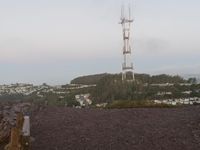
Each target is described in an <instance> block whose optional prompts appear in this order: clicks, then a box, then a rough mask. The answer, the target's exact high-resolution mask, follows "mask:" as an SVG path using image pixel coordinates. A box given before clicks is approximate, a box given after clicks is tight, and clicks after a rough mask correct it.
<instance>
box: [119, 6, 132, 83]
mask: <svg viewBox="0 0 200 150" xmlns="http://www.w3.org/2000/svg"><path fill="white" fill-rule="evenodd" d="M127 8H128V9H125V7H124V4H122V7H121V20H120V24H121V25H122V32H123V51H122V52H123V62H122V81H132V82H133V81H135V75H134V69H133V63H132V61H131V56H132V49H131V44H130V33H131V32H130V31H131V24H132V23H133V19H132V17H131V6H130V4H129V6H128V7H127Z"/></svg>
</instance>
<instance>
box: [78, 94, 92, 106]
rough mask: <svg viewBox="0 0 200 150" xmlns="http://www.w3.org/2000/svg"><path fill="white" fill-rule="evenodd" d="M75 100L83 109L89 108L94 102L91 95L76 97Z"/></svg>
mask: <svg viewBox="0 0 200 150" xmlns="http://www.w3.org/2000/svg"><path fill="white" fill-rule="evenodd" d="M75 99H76V101H77V102H79V104H80V106H81V107H87V106H89V105H91V104H92V101H91V100H90V94H81V95H76V96H75Z"/></svg>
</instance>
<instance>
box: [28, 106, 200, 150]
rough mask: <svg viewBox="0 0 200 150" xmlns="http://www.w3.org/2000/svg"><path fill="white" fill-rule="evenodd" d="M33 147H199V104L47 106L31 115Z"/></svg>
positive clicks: (91, 149) (87, 149)
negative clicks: (163, 106) (105, 107)
mask: <svg viewBox="0 0 200 150" xmlns="http://www.w3.org/2000/svg"><path fill="white" fill-rule="evenodd" d="M31 123H32V127H31V134H32V137H33V139H34V142H33V143H32V150H200V106H194V107H185V108H173V109H172V108H171V109H159V108H151V109H121V110H118V109H113V110H99V109H73V108H65V107H48V108H45V109H43V110H41V111H39V112H37V114H35V115H34V117H32V122H31Z"/></svg>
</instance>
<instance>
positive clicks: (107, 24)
mask: <svg viewBox="0 0 200 150" xmlns="http://www.w3.org/2000/svg"><path fill="white" fill-rule="evenodd" d="M122 1H123V0H0V84H4V83H6V84H7V83H16V82H23V83H24V82H28V83H34V84H41V83H43V82H46V83H49V84H65V83H68V82H69V81H70V80H71V79H72V78H74V77H76V76H79V75H87V74H95V73H104V72H109V73H117V72H120V71H121V61H122V56H121V55H122V50H121V49H122V29H121V26H120V25H119V24H118V22H119V18H120V11H121V10H120V7H121V4H122ZM124 1H126V2H127V1H128V0H124ZM131 4H132V5H131V7H132V8H133V17H134V20H135V21H134V24H133V26H132V28H133V29H132V43H131V44H132V46H133V47H134V50H133V62H134V67H135V71H136V72H140V73H141V72H142V73H153V74H155V73H172V74H188V73H189V74H196V73H200V58H199V57H200V9H199V8H200V1H199V0H190V1H189V0H167V1H166V0H134V1H131Z"/></svg>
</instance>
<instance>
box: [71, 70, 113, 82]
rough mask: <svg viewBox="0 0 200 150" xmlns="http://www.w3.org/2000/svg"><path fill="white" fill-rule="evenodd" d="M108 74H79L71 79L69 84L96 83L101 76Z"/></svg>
mask: <svg viewBox="0 0 200 150" xmlns="http://www.w3.org/2000/svg"><path fill="white" fill-rule="evenodd" d="M107 75H109V74H107V73H102V74H94V75H87V76H81V77H77V78H75V79H73V80H72V81H71V84H87V85H91V84H97V83H98V81H99V80H101V79H102V78H103V77H105V76H107Z"/></svg>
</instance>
